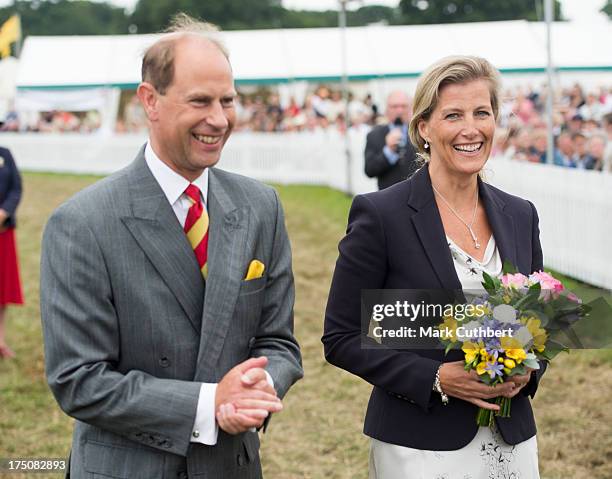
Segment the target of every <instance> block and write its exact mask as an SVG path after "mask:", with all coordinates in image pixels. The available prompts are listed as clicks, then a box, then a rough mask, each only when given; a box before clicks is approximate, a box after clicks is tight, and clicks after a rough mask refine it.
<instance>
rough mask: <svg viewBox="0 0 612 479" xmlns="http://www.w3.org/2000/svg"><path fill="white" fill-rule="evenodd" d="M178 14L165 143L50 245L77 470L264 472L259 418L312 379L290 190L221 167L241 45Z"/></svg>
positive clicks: (45, 298)
mask: <svg viewBox="0 0 612 479" xmlns="http://www.w3.org/2000/svg"><path fill="white" fill-rule="evenodd" d="M215 35H216V33H215V31H214V30H213V29H212V28H211V27H210V26H209V25H208V24H204V23H200V22H196V21H194V20H192V19H190V18H189V17H187V16H185V15H180V16H178V17H177V18H176V19H175V21H174V24H173V27H172V28H171V30H170V32H169V33H168V34H167V35H164V36H162V37H161V39H160V40H158V41H157V42H156V43H155V44H153V45H152V46H151V47H150V48H149V49H148V50H147V51H146V53H145V55H144V59H143V65H142V83H141V84H140V85H139V87H138V91H137V93H138V97H139V99H140V101H141V103H142V105H143V107H144V109H145V111H146V114H147V117H148V119H149V122H150V125H149V126H150V138H149V141H148V142H147V143H146V144H145V145H144V146H143V148H142V149H141V150H140V152H138V155H137V156H136V159H135V161H134V162H133V163H132V164H131V165H130V166H128V167H127V168H126V169H124V170H122V171H119V172H118V173H116V174H114V175H112V176H110V177H108V178H106V179H104V180H102V181H100V182H98V183H96V184H95V185H93V186H92V187H90V188H88V189H86V190H84V191H82V192H80V193H79V194H77V195H76V196H74V197H73V198H71V199H70V200H68V201H67V202H66V203H65V204H63V205H62V206H60V207H59V208H58V209H57V210H56V212H55V213H54V214H53V215H52V217H51V218H50V220H49V222H48V224H47V227H46V230H45V235H44V239H43V253H42V266H41V314H42V321H43V329H44V337H45V353H46V354H45V358H46V370H47V377H48V381H49V385H50V386H51V389H52V391H53V393H54V395H55V397H56V399H57V400H58V402H59V404H60V406H61V408H62V409H63V410H64V411H65V412H66V413H67V414H69V415H70V416H72V417H74V418H75V419H76V422H75V429H74V437H73V445H72V452H71V464H70V474H72V477H78V478H89V477H91V478H93V477H102V476H104V477H130V478H138V477H143V478H144V477H146V478H150V477H160V478H161V477H163V478H170V477H172V478H176V477H178V478H187V477H223V478H230V479H231V478H258V477H261V466H260V461H259V439H258V436H257V433H256V432H255V430H254V428H258V427H261V426H262V425H264V422H265V421H266V420H267V419H268V418H269V415H270V414H271V413H274V412H278V411H280V410H281V409H282V403H281V400H280V398H282V397H283V396H284V395H285V393H286V392H287V390H288V389H289V387H290V386H291V385H292V384H293V383H294V382H295V381H296V380H298V379H299V378H300V377H301V376H302V368H301V358H300V353H299V348H298V345H297V342H296V340H295V338H294V336H293V301H294V286H293V275H292V271H291V252H290V247H289V242H288V238H287V233H286V230H285V225H284V217H283V212H282V208H281V205H280V202H279V199H278V196H277V194H276V192H275V191H274V190H273V189H272V188H270V187H267V186H265V185H263V184H260V183H258V182H256V181H254V180H251V179H249V178H245V177H242V176H238V175H234V174H230V173H227V172H224V171H221V170H218V169H216V168H213V167H214V166H215V165H216V164H217V162H218V161H219V158H220V155H221V151H222V149H223V146H224V145H225V143H226V141H227V139H228V138H229V136H230V134H231V131H232V128H233V126H234V123H235V116H236V115H235V111H234V97H235V96H236V92H235V90H234V81H233V77H232V70H231V66H230V63H229V61H228V55H227V51H226V50H225V48H224V46H223V45H222V44H221V43H220V41H219V40H218V39H217V37H216V36H215Z"/></svg>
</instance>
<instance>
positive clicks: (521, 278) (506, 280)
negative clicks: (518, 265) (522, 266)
mask: <svg viewBox="0 0 612 479" xmlns="http://www.w3.org/2000/svg"><path fill="white" fill-rule="evenodd" d="M501 281H502V284H503V285H504V286H505V287H506V288H515V289H520V288H525V287H526V286H527V276H525V275H524V274H521V273H516V274H505V275H503V276H502V278H501Z"/></svg>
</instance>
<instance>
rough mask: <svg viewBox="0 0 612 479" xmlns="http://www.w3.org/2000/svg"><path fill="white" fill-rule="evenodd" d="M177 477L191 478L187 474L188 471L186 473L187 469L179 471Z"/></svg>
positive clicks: (182, 478)
mask: <svg viewBox="0 0 612 479" xmlns="http://www.w3.org/2000/svg"><path fill="white" fill-rule="evenodd" d="M176 477H177V478H178V479H188V478H189V476H188V475H187V473H186V472H185V471H180V472H179V473H178V474H177V475H176Z"/></svg>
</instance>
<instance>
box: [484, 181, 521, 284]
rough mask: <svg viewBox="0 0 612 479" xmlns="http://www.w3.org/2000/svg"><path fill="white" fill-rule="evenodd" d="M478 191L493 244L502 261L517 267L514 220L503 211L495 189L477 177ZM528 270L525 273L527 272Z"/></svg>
mask: <svg viewBox="0 0 612 479" xmlns="http://www.w3.org/2000/svg"><path fill="white" fill-rule="evenodd" d="M478 193H479V195H480V198H481V199H482V203H483V205H484V208H485V211H486V212H487V219H488V220H489V225H491V229H492V230H493V236H494V237H495V244H496V245H497V248H498V249H499V255H500V257H501V260H502V262H506V261H507V262H509V263H511V264H512V265H513V266H514V267H516V268H518V267H519V265H518V264H517V254H516V246H517V238H516V229H515V227H514V220H513V219H512V216H510V215H509V214H508V213H506V212H505V211H504V208H505V206H506V205H505V203H504V201H503V200H502V199H501V198H500V197H499V196H498V195H496V194H495V190H494V189H493V188H491V187H490V186H489V185H487V184H486V183H484V182H483V181H482V180H481V179H480V178H478ZM529 273H530V272H528V273H527V274H529Z"/></svg>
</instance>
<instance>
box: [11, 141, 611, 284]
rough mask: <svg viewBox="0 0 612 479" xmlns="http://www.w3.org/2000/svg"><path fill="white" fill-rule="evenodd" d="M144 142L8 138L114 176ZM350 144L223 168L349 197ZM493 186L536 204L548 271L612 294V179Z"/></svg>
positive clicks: (520, 180)
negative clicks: (322, 187) (321, 187)
mask: <svg viewBox="0 0 612 479" xmlns="http://www.w3.org/2000/svg"><path fill="white" fill-rule="evenodd" d="M349 140H350V141H349V143H350V151H351V156H352V158H353V161H352V168H351V188H350V189H351V192H352V193H365V192H368V191H373V190H375V189H376V182H375V181H374V180H372V179H370V178H366V177H365V175H364V174H363V149H364V145H365V133H364V132H351V134H350V136H349ZM145 141H146V137H144V136H139V135H121V136H110V137H104V136H96V135H78V134H64V135H48V134H7V133H4V134H1V135H0V145H2V146H6V147H8V148H10V149H11V150H12V152H13V154H14V156H15V158H16V160H17V163H18V165H19V166H20V168H21V169H23V170H30V171H54V172H71V173H97V174H106V173H111V172H113V171H116V170H117V169H119V168H121V167H123V166H125V165H127V164H129V163H130V162H131V161H132V160H133V158H134V155H135V152H136V151H137V150H138V148H139V147H140V145H142V144H143V143H144V142H145ZM344 150H345V146H344V139H343V137H342V136H341V135H340V134H338V133H337V132H336V131H332V130H330V131H327V132H315V133H285V134H266V133H243V132H241V133H236V134H234V135H233V136H232V137H231V139H230V140H229V142H228V144H227V146H226V148H225V150H224V152H223V158H222V159H221V163H220V166H221V167H222V168H224V169H227V170H229V171H234V172H237V173H241V174H243V175H247V176H251V177H253V178H257V179H259V180H262V181H268V182H273V183H280V184H296V183H302V184H319V185H327V186H330V187H333V188H336V189H339V190H342V191H348V189H349V188H348V181H347V168H346V158H345V153H344ZM486 177H487V180H488V181H489V182H491V183H492V184H494V185H496V186H498V187H499V188H501V189H503V190H505V191H507V192H509V193H512V194H515V195H518V196H521V197H523V198H527V199H529V200H531V201H532V202H533V203H534V204H535V205H536V207H537V209H538V213H539V216H540V229H541V240H542V247H543V250H544V259H545V263H546V265H547V266H549V267H551V268H554V269H556V270H558V271H560V272H562V273H564V274H567V275H569V276H572V277H575V278H577V279H580V280H582V281H585V282H587V283H591V284H594V285H597V286H601V287H604V288H607V289H612V220H611V216H612V175H610V174H606V173H598V172H593V171H581V170H574V169H565V168H559V167H555V166H549V165H534V164H529V163H520V162H509V161H504V160H501V159H493V160H491V161H490V162H489V163H488V164H487V174H486Z"/></svg>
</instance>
